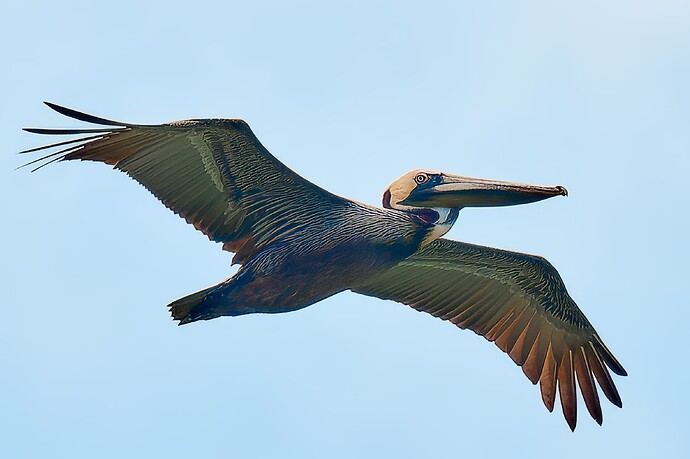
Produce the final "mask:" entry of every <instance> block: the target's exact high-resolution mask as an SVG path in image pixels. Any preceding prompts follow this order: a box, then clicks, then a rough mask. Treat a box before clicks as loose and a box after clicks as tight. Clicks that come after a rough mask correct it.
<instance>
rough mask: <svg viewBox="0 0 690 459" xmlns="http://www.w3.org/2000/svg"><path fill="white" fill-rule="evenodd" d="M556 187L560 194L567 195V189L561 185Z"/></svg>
mask: <svg viewBox="0 0 690 459" xmlns="http://www.w3.org/2000/svg"><path fill="white" fill-rule="evenodd" d="M556 189H558V191H560V192H561V196H568V189H567V188H566V187H564V186H562V185H557V186H556Z"/></svg>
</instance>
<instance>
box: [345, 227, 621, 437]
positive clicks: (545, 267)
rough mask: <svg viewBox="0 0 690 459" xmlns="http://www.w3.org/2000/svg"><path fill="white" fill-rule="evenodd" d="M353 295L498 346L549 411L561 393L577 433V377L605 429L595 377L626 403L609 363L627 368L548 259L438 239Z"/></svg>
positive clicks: (615, 400)
mask: <svg viewBox="0 0 690 459" xmlns="http://www.w3.org/2000/svg"><path fill="white" fill-rule="evenodd" d="M352 290H353V291H355V292H357V293H362V294H365V295H370V296H375V297H378V298H383V299H390V300H394V301H398V302H401V303H404V304H407V305H410V306H412V307H413V308H415V309H417V310H418V311H422V312H427V313H429V314H431V315H433V316H435V317H439V318H441V319H443V320H448V321H450V322H452V323H454V324H455V325H457V326H458V327H460V328H463V329H464V328H469V329H471V330H473V331H474V332H475V333H477V334H479V335H481V336H484V337H485V338H486V339H487V340H489V341H493V342H494V343H495V344H496V345H497V346H498V347H499V348H500V349H501V350H503V351H504V352H506V353H508V355H510V357H511V358H512V359H513V361H514V362H515V363H516V364H518V365H520V366H521V367H522V370H523V372H524V373H525V375H526V376H527V377H528V378H529V380H530V381H532V383H533V384H536V383H537V382H539V383H540V389H541V394H542V399H543V401H544V404H545V405H546V407H547V408H548V410H549V411H552V410H553V406H554V402H555V398H556V392H557V391H558V393H559V395H560V399H561V405H562V408H563V414H564V416H565V418H566V421H567V422H568V425H569V426H570V428H571V429H573V430H574V429H575V425H576V418H577V401H576V388H575V384H576V383H575V381H576V380H577V384H578V385H579V386H580V390H581V392H582V396H583V398H584V401H585V404H586V406H587V409H588V411H589V413H590V414H591V416H592V417H593V418H594V419H595V420H596V421H597V422H598V423H599V424H601V422H602V413H601V406H600V403H599V398H598V395H597V389H596V386H595V384H594V380H595V379H596V380H597V381H598V383H599V386H600V387H601V389H602V390H603V392H604V394H605V395H606V397H607V398H608V399H609V400H610V401H611V402H612V403H613V404H615V405H617V406H619V407H620V406H622V403H621V399H620V396H619V394H618V391H617V390H616V387H615V385H614V383H613V380H612V378H611V375H610V374H609V372H608V369H607V366H608V367H609V368H610V369H611V370H613V371H614V372H615V373H617V374H619V375H626V372H625V370H624V369H623V367H622V366H621V364H620V363H619V362H618V361H617V360H616V358H615V357H614V356H613V354H612V353H611V352H610V351H609V350H608V349H607V348H606V346H605V345H604V343H603V342H602V340H601V338H600V337H599V335H598V334H597V332H596V331H595V330H594V328H593V327H592V325H591V324H590V323H589V321H588V320H587V318H586V317H585V316H584V314H583V313H582V311H580V309H579V308H578V307H577V305H576V304H575V302H574V301H573V300H572V299H571V298H570V296H569V295H568V293H567V291H566V289H565V285H564V284H563V281H562V280H561V278H560V276H559V275H558V272H557V271H556V269H555V268H554V267H553V266H552V265H551V264H550V263H549V262H548V261H546V260H545V259H543V258H541V257H535V256H532V255H526V254H521V253H515V252H509V251H505V250H499V249H493V248H489V247H482V246H476V245H472V244H466V243H462V242H457V241H450V240H447V239H438V240H436V241H434V242H432V243H430V244H429V245H428V246H426V247H424V248H423V249H421V250H420V251H419V252H417V253H415V254H414V255H412V256H411V257H409V258H407V259H405V260H404V261H402V262H401V263H399V264H398V265H396V266H394V267H393V268H391V269H389V270H387V271H384V272H382V273H381V274H378V275H377V276H375V277H374V278H372V279H371V280H370V281H369V282H368V283H367V284H366V285H361V286H358V287H357V288H354V289H352Z"/></svg>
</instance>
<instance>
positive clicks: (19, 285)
mask: <svg viewBox="0 0 690 459" xmlns="http://www.w3.org/2000/svg"><path fill="white" fill-rule="evenodd" d="M556 4H557V5H556ZM2 9H3V13H2V15H1V17H0V49H1V51H2V56H3V61H4V62H3V66H2V71H1V72H0V83H1V85H0V87H2V96H3V97H2V104H0V116H1V119H0V121H1V122H0V126H1V127H0V129H1V130H2V139H3V145H2V150H3V154H2V155H0V191H1V192H2V195H3V197H4V199H3V220H4V222H3V225H2V229H1V231H2V233H3V237H2V241H3V244H2V257H0V260H1V263H0V269H1V272H0V279H2V281H1V282H2V287H3V288H2V291H3V292H4V293H5V295H6V296H5V298H4V300H3V301H2V302H0V305H1V308H2V313H3V320H2V321H0V365H1V366H2V374H1V375H0V376H1V377H0V456H1V457H13V458H20V457H70V458H81V457H84V458H93V457H101V458H108V457H113V458H121V457H166V458H176V457H237V458H240V457H262V458H263V457H283V458H292V457H295V458H309V457H314V458H316V457H334V458H340V457H342V458H351V457H396V458H407V457H410V458H418V457H436V458H446V457H448V458H454V457H464V456H474V455H487V454H491V455H496V456H497V457H501V456H503V457H520V456H524V457H535V456H540V455H545V454H549V455H553V454H557V455H558V456H559V457H564V458H567V457H578V458H581V457H651V456H655V457H679V456H681V455H683V453H685V455H687V454H688V445H689V443H690V440H688V422H687V411H688V409H689V408H690V406H689V405H690V403H689V397H688V385H689V384H690V378H689V377H688V375H689V371H688V356H687V335H688V323H689V322H690V304H689V301H688V289H687V284H688V274H689V272H688V271H689V270H688V264H687V263H688V258H689V255H690V253H689V251H688V234H690V225H689V224H688V217H687V211H688V202H687V198H686V196H687V193H688V191H687V190H688V185H687V179H688V173H689V172H690V160H689V156H690V155H689V154H688V152H689V151H690V27H689V26H688V24H689V23H690V7H689V6H688V4H687V2H681V1H676V2H673V1H609V2H595V1H578V2H549V1H542V2H529V1H528V2H494V1H476V2H431V3H429V4H424V5H423V6H422V3H420V2H409V3H405V2H398V1H395V2H394V1H388V2H377V1H373V2H341V3H340V4H339V5H328V4H327V2H320V1H293V2H261V1H257V2H217V3H203V2H197V3H189V2H185V3H181V2H180V3H176V2H146V3H145V2H133V1H119V2H108V3H99V2H86V1H84V2H76V1H75V2H64V1H63V2H60V1H57V2H25V1H15V0H5V1H4V2H3V8H2ZM42 100H49V101H53V102H56V103H60V104H63V105H67V106H70V107H74V108H76V109H78V110H82V111H86V112H90V113H94V114H96V115H100V116H104V117H108V118H114V119H121V120H124V121H129V122H135V123H136V122H140V123H157V122H165V121H171V120H177V119H184V118H206V117H228V118H230V117H233V118H234V117H239V118H244V119H245V120H247V121H248V122H249V123H250V124H251V126H252V128H253V130H254V132H255V133H256V134H257V136H258V137H259V138H260V139H261V141H262V142H263V143H264V145H265V146H266V147H267V148H268V149H269V150H270V151H272V152H273V153H274V154H275V155H276V156H277V157H278V158H279V159H280V160H282V161H283V162H285V163H286V164H287V165H288V166H290V167H291V168H293V169H294V170H296V171H297V172H299V173H300V174H302V175H304V176H305V177H307V178H308V179H310V180H312V181H314V182H316V183H318V184H320V185H322V186H324V187H326V188H328V189H330V190H331V191H333V192H336V193H338V194H341V195H344V196H348V197H351V198H354V199H356V200H359V201H363V202H367V203H371V204H379V203H380V199H381V195H382V193H383V190H385V188H386V187H387V185H388V184H389V183H390V182H392V181H393V180H394V179H395V178H397V177H398V176H399V175H401V174H402V173H404V172H407V171H408V170H411V169H415V168H432V169H439V170H443V171H447V172H450V173H457V174H463V175H475V176H483V177H490V178H496V179H503V180H511V181H523V182H532V183H540V184H562V185H565V186H566V187H567V188H568V189H569V191H570V196H569V197H568V198H554V199H551V200H548V201H545V202H541V203H536V204H532V205H527V206H517V207H512V208H501V209H476V210H465V211H463V212H462V213H461V216H460V219H459V222H458V224H457V225H456V227H455V228H454V229H453V230H452V231H451V232H450V233H449V234H448V237H450V238H453V239H460V240H463V241H468V242H474V243H479V244H486V245H492V246H496V247H501V248H505V249H510V250H515V251H522V252H528V253H536V254H540V255H543V256H545V257H546V258H548V259H549V260H550V261H551V262H552V263H553V264H554V265H555V266H556V267H557V268H558V269H559V271H560V273H561V275H562V277H563V278H564V280H565V283H566V285H567V286H568V289H569V291H570V293H571V295H572V296H573V297H574V299H575V300H576V301H577V302H578V304H579V305H580V307H581V308H582V310H583V311H584V312H585V313H586V314H587V316H588V317H589V319H590V320H591V321H592V323H593V324H594V326H595V327H596V328H597V330H598V331H599V333H600V335H601V336H602V337H603V339H604V340H605V342H606V343H607V344H608V345H609V347H610V348H611V349H612V351H613V352H614V353H615V354H616V356H617V357H618V358H619V359H620V361H621V362H622V363H623V365H624V366H625V367H626V369H627V370H628V373H629V374H630V376H629V377H626V378H623V377H616V378H615V381H616V384H617V386H618V388H619V390H620V393H621V396H622V398H623V404H624V408H623V409H622V410H620V409H618V408H616V407H615V406H613V405H611V404H609V403H608V402H606V401H603V403H602V404H603V410H604V425H603V426H602V427H599V426H598V425H596V423H595V422H594V421H592V420H591V419H590V418H589V417H588V415H587V413H586V410H585V408H584V405H583V404H582V403H580V405H579V414H580V416H579V420H578V421H579V422H578V428H577V430H576V431H575V433H571V432H570V430H569V429H568V427H567V425H566V423H565V421H564V420H563V418H562V415H561V413H560V406H557V407H556V410H555V412H554V413H552V414H549V413H548V412H547V411H546V409H545V408H544V407H543V404H542V402H541V398H540V395H539V391H538V388H537V387H534V386H532V385H531V384H530V383H529V381H528V380H527V379H526V378H525V377H524V375H523V374H522V372H521V371H520V369H519V368H518V367H516V366H515V365H514V364H513V363H512V361H511V360H510V359H509V358H508V357H507V356H506V355H504V354H503V353H502V352H500V351H499V350H498V349H497V348H496V347H495V346H494V345H493V344H490V343H487V342H486V341H485V340H484V339H482V338H480V337H478V336H476V335H474V334H473V333H471V332H469V331H461V330H459V329H457V328H456V327H454V326H452V325H451V324H448V323H444V322H442V321H440V320H438V319H434V318H432V317H431V316H427V315H424V314H420V313H418V312H416V311H414V310H412V309H411V308H408V307H407V306H403V305H399V304H396V303H392V302H384V301H381V300H377V299H374V298H367V297H363V296H358V295H355V294H352V293H342V294H339V295H337V296H335V297H332V298H330V299H328V300H326V301H323V302H321V303H319V304H317V305H315V306H313V307H310V308H306V309H304V310H301V311H298V312H294V313H289V314H282V315H270V316H268V315H256V316H245V317H239V318H222V319H218V320H214V321H210V322H201V323H195V324H192V325H188V326H185V327H177V326H175V324H174V323H173V322H172V321H171V319H170V318H169V316H168V312H167V310H166V307H165V306H166V305H167V304H168V303H169V302H170V301H172V300H174V299H176V298H178V297H180V296H183V295H185V294H188V293H191V292H193V291H196V290H198V289H201V288H203V287H206V286H208V285H212V284H215V283H216V282H218V281H220V280H222V279H224V278H225V277H227V276H228V275H229V274H230V273H231V272H232V271H231V270H230V268H229V264H230V259H231V255H230V254H227V253H224V252H222V251H221V250H220V246H219V245H217V244H214V243H210V242H209V241H208V240H207V239H206V238H205V236H203V235H202V234H201V233H198V232H196V231H194V229H193V228H192V227H191V226H189V225H187V224H185V223H184V221H183V220H181V219H180V218H178V217H177V216H175V215H173V214H172V213H171V212H169V211H168V210H166V209H165V208H164V207H163V206H162V205H160V204H159V203H158V202H157V201H156V200H155V199H154V198H153V197H152V196H151V195H150V194H149V193H148V192H147V191H146V190H145V189H143V188H142V187H140V186H139V185H137V184H136V183H135V182H133V181H132V180H130V179H129V178H127V177H126V176H124V175H123V174H120V173H115V172H113V171H112V170H110V169H109V168H108V167H106V166H104V165H102V164H89V163H61V164H55V165H52V166H51V167H46V168H44V169H42V170H41V171H39V172H37V173H33V174H32V173H30V172H29V170H27V169H20V170H15V167H17V166H19V165H20V164H22V163H23V162H26V161H27V160H28V159H30V158H27V157H26V156H24V157H20V156H18V155H16V154H15V153H16V152H17V151H19V150H22V149H25V148H30V147H33V146H36V145H39V144H40V143H42V142H44V141H47V140H50V139H45V138H39V137H38V136H34V135H31V134H27V133H23V132H21V131H20V128H21V127H25V126H41V127H76V126H78V125H79V123H77V122H72V121H70V120H67V119H64V118H62V117H61V116H59V115H58V114H56V113H54V112H52V111H51V110H49V109H48V108H47V107H45V106H43V105H42V104H41V101H42ZM233 270H234V268H233ZM685 457H687V456H685Z"/></svg>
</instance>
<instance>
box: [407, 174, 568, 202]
mask: <svg viewBox="0 0 690 459" xmlns="http://www.w3.org/2000/svg"><path fill="white" fill-rule="evenodd" d="M567 195H568V190H566V189H565V187H563V186H560V185H558V186H540V185H528V184H524V183H512V182H502V181H500V180H488V179H482V178H474V177H463V176H460V175H447V174H442V175H441V183H439V184H433V185H432V186H428V187H424V186H423V185H422V186H420V187H418V188H417V189H415V190H414V191H413V192H412V193H410V195H409V196H408V197H407V199H405V200H404V201H403V202H401V204H405V205H410V206H419V207H445V208H458V209H459V208H463V207H497V206H514V205H517V204H527V203H530V202H536V201H541V200H542V199H547V198H551V197H553V196H567Z"/></svg>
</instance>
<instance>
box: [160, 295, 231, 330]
mask: <svg viewBox="0 0 690 459" xmlns="http://www.w3.org/2000/svg"><path fill="white" fill-rule="evenodd" d="M216 287H217V286H213V287H209V288H205V289H203V290H200V291H198V292H196V293H192V294H191V295H187V296H185V297H182V298H180V299H179V300H175V301H173V302H172V303H170V304H169V305H168V309H169V310H170V315H172V318H173V320H179V321H180V323H179V324H178V325H184V324H188V323H190V322H194V321H197V320H202V319H203V320H208V319H214V318H216V317H218V316H219V315H220V314H218V313H214V312H213V311H212V308H210V307H209V306H210V304H208V303H207V304H204V302H205V300H206V299H207V298H208V294H209V293H211V291H213V290H214V289H215V288H216Z"/></svg>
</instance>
